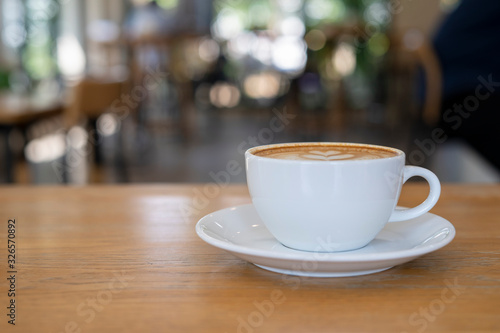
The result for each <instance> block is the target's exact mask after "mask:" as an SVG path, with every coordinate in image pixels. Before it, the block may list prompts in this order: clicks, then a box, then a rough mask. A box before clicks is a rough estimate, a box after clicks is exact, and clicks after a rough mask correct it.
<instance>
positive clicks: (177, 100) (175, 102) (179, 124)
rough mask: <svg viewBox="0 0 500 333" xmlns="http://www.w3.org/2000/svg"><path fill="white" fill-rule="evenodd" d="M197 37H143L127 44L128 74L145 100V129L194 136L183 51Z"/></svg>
mask: <svg viewBox="0 0 500 333" xmlns="http://www.w3.org/2000/svg"><path fill="white" fill-rule="evenodd" d="M198 37H199V36H196V35H186V34H177V35H175V36H142V37H136V38H133V39H130V40H128V41H127V45H128V55H129V72H130V74H131V77H132V82H133V85H134V87H142V88H145V89H143V90H144V91H145V93H146V96H143V98H142V99H141V101H140V105H141V106H142V107H141V108H140V111H139V116H140V119H139V122H140V123H142V125H145V126H147V127H153V128H154V127H160V128H167V129H171V130H174V131H178V132H179V133H180V134H181V135H182V136H183V138H184V139H187V140H189V139H191V137H192V135H193V128H192V127H193V122H194V119H193V118H194V116H195V115H194V103H193V92H192V84H191V82H190V79H189V78H187V77H186V75H185V73H186V72H187V71H189V69H188V68H187V67H188V66H189V65H188V64H187V63H186V59H185V54H184V49H185V45H186V43H189V42H190V41H191V40H193V39H195V38H198Z"/></svg>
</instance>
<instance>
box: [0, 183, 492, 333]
mask: <svg viewBox="0 0 500 333" xmlns="http://www.w3.org/2000/svg"><path fill="white" fill-rule="evenodd" d="M210 186H211V187H210ZM214 186H215V185H214V184H211V185H208V184H200V185H151V186H142V185H136V186H134V185H132V186H88V187H0V212H1V215H2V227H1V228H0V249H1V253H2V254H1V256H0V257H1V267H2V269H1V273H0V281H1V283H0V295H1V296H0V306H1V308H2V309H3V311H2V313H3V315H2V319H1V322H0V331H1V332H14V331H16V332H424V331H425V332H451V331H463V332H494V331H496V332H498V331H500V316H499V315H498V308H499V306H500V283H499V282H500V260H499V259H500V251H499V244H500V205H499V203H500V185H491V186H487V185H484V186H483V185H444V186H443V192H442V197H441V200H440V201H439V203H438V204H437V206H436V207H435V208H434V209H433V213H435V214H438V215H440V216H442V217H444V218H446V219H448V220H449V221H451V222H452V223H453V224H454V225H455V227H456V230H457V236H456V238H455V240H454V241H453V242H452V243H451V244H449V245H447V246H446V247H444V248H442V249H440V250H438V251H436V252H433V253H431V254H428V255H425V256H423V257H421V258H419V259H417V260H414V261H412V262H409V263H407V264H404V265H401V266H397V267H394V268H392V269H389V270H387V271H384V272H381V273H377V274H372V275H365V276H358V277H347V278H305V277H291V276H284V275H281V274H277V273H272V272H269V271H265V270H263V269H260V268H258V267H256V266H254V265H252V264H249V263H247V262H245V261H243V260H240V259H237V258H235V257H233V256H232V255H230V254H228V253H226V252H224V251H222V250H220V249H217V248H214V247H212V246H210V245H208V244H206V243H204V242H203V241H202V240H200V239H199V238H198V236H197V235H196V233H195V230H194V227H195V223H196V222H197V221H198V219H199V218H201V217H202V216H204V215H205V214H208V213H210V212H212V211H214V210H218V209H222V208H226V207H230V206H235V205H240V204H244V203H248V202H250V199H249V196H248V192H247V189H246V186H243V185H235V186H227V187H225V188H218V187H214ZM207 189H212V191H211V192H210V193H212V194H213V193H216V195H212V196H210V197H207V196H206V195H204V194H203V193H204V191H207ZM214 189H217V190H216V191H215V190H214ZM426 194H427V186H426V185H421V184H408V185H406V186H405V187H404V190H403V194H402V198H401V200H400V204H401V205H405V206H412V205H415V204H417V203H418V202H419V201H421V200H422V199H424V198H425V197H426ZM8 219H15V221H16V226H15V228H16V238H15V239H16V262H15V270H16V273H15V288H16V297H15V301H16V303H15V304H16V321H15V323H16V326H15V327H13V326H11V325H9V324H8V323H7V320H9V318H8V316H6V313H7V311H9V310H6V307H7V306H9V303H8V302H9V297H8V295H7V291H8V288H9V287H12V286H10V285H9V283H10V282H9V281H8V280H7V278H8V277H9V276H10V274H11V273H6V272H7V270H10V269H12V268H10V269H9V268H7V254H8V253H7V230H8V228H7V221H8ZM291 281H292V282H293V281H295V283H290V282H291ZM278 294H279V296H280V302H278V303H276V304H274V305H273V306H272V308H271V307H270V306H269V300H270V299H271V298H272V297H273V296H272V295H275V296H276V295H278ZM443 299H444V300H445V301H446V302H445V301H443Z"/></svg>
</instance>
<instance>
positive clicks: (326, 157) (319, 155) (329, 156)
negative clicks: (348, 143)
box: [302, 150, 354, 161]
mask: <svg viewBox="0 0 500 333" xmlns="http://www.w3.org/2000/svg"><path fill="white" fill-rule="evenodd" d="M302 157H303V158H307V159H312V160H321V161H335V160H345V159H349V158H353V157H354V155H352V154H341V152H340V151H337V150H329V151H325V152H322V151H318V150H311V151H309V153H308V154H304V155H302Z"/></svg>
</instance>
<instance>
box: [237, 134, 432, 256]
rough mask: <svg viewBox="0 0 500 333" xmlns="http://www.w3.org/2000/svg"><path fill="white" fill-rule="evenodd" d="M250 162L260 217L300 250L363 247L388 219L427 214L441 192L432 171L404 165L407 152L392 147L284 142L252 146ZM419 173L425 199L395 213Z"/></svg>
mask: <svg viewBox="0 0 500 333" xmlns="http://www.w3.org/2000/svg"><path fill="white" fill-rule="evenodd" d="M358 152H359V154H358ZM365 153H366V154H365ZM287 154H288V155H287ZM294 154H295V155H294ZM300 154H302V155H300ZM278 155H279V156H278ZM296 155H297V156H296ZM379 155H380V156H379ZM273 156H274V157H273ZM245 159H246V171H247V183H248V189H249V191H250V195H251V197H252V202H253V205H254V207H255V209H256V211H257V213H258V215H259V217H260V218H261V219H262V222H263V223H264V224H265V226H266V227H267V228H268V229H269V231H270V232H271V234H272V235H273V236H274V237H275V238H276V239H277V240H278V241H279V242H281V243H282V244H283V245H285V246H287V247H290V248H293V249H297V250H303V251H315V252H335V251H348V250H354V249H358V248H361V247H363V246H365V245H367V244H368V243H369V242H370V241H372V240H373V239H374V238H375V237H376V236H377V234H378V233H379V232H380V231H381V230H382V229H383V228H384V226H385V225H386V224H387V223H388V222H398V221H404V220H409V219H413V218H416V217H418V216H420V215H422V214H425V213H426V212H428V211H429V210H430V209H431V208H432V207H433V206H434V205H435V204H436V202H437V201H438V199H439V195H440V193H441V185H440V183H439V180H438V178H437V177H436V175H434V173H432V172H431V171H429V170H427V169H424V168H421V167H416V166H405V154H404V153H403V152H402V151H401V150H398V149H395V148H389V147H383V146H375V145H367V144H354V143H287V144H275V145H266V146H259V147H254V148H251V149H249V150H247V151H246V152H245ZM414 176H420V177H423V178H424V179H425V180H426V181H427V182H428V183H429V185H430V191H429V195H428V197H427V199H426V200H425V201H424V202H422V203H421V204H420V205H418V206H416V207H414V208H410V209H396V204H397V202H398V199H399V195H400V193H401V187H402V185H403V184H404V183H405V182H406V181H407V180H408V179H409V178H411V177H414Z"/></svg>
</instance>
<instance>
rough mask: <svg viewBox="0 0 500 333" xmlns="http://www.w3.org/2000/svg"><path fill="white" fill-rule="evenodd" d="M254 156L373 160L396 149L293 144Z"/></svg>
mask: <svg viewBox="0 0 500 333" xmlns="http://www.w3.org/2000/svg"><path fill="white" fill-rule="evenodd" d="M254 155H256V156H262V157H269V158H274V159H281V160H301V161H346V160H373V159H379V158H388V157H394V156H397V155H398V153H397V152H396V151H393V150H390V149H384V148H383V147H380V148H376V147H368V146H362V145H359V146H358V145H325V144H321V145H319V144H318V145H302V144H301V145H293V146H288V145H284V146H277V147H269V148H267V149H266V148H265V149H262V150H257V151H255V152H254Z"/></svg>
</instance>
